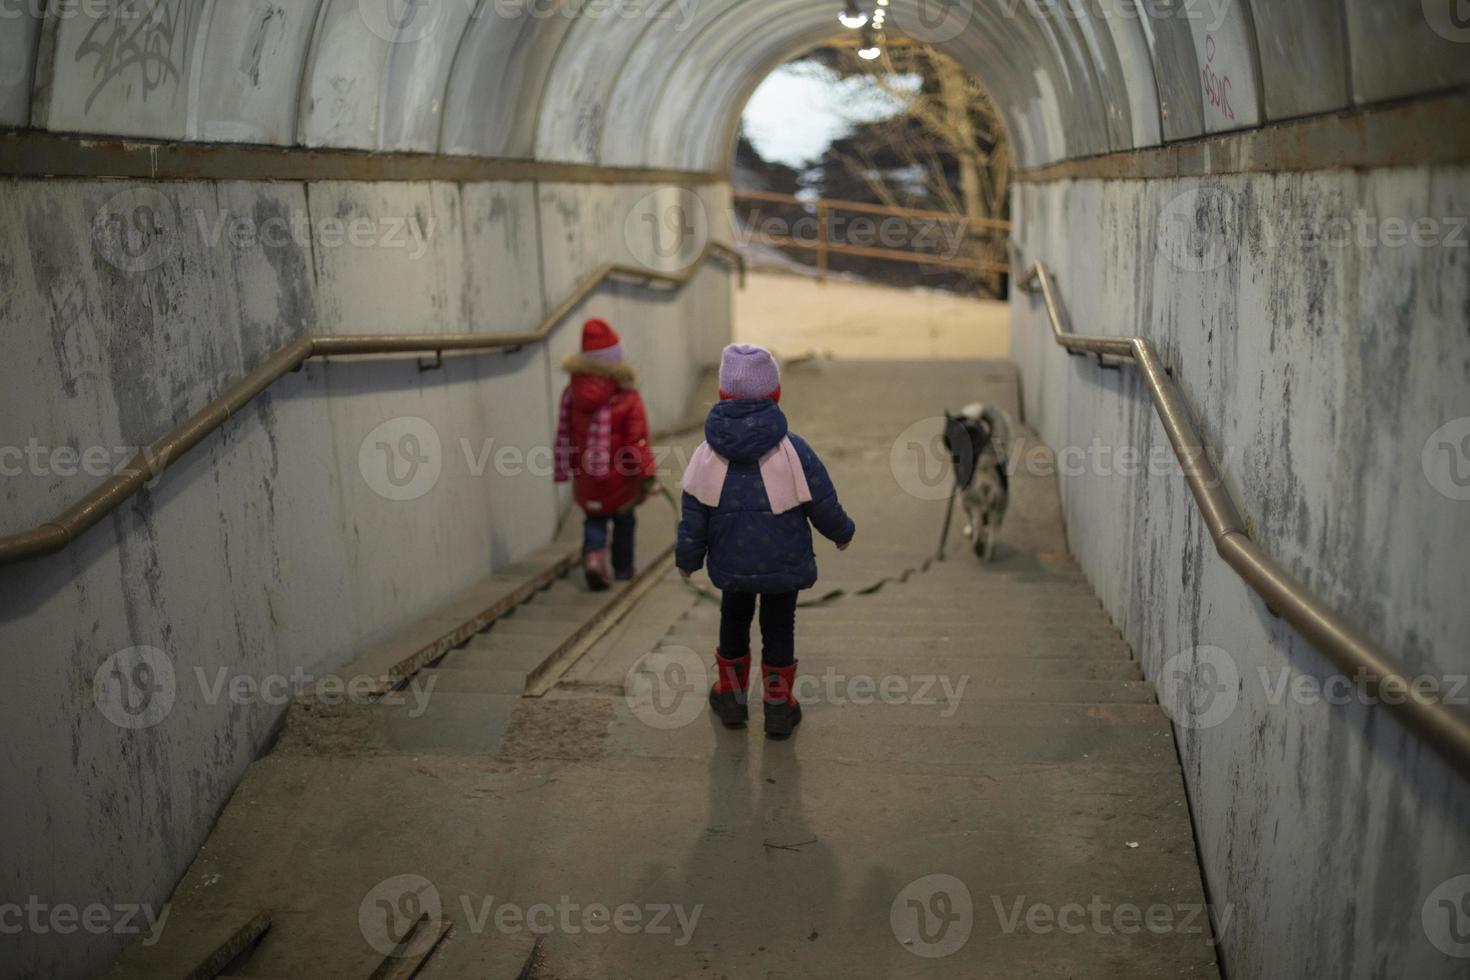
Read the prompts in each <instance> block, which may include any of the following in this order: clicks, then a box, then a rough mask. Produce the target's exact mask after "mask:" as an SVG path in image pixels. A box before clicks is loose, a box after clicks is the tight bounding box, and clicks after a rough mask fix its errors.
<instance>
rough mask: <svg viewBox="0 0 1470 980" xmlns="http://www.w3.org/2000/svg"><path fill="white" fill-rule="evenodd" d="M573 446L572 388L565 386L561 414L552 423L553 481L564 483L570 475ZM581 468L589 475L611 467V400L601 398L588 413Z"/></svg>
mask: <svg viewBox="0 0 1470 980" xmlns="http://www.w3.org/2000/svg"><path fill="white" fill-rule="evenodd" d="M576 452H577V449H576V447H575V446H573V445H572V389H571V388H570V387H568V388H567V390H566V391H564V392H562V396H561V417H560V418H559V419H558V420H557V423H556V463H555V465H556V482H557V483H565V482H566V481H568V480H570V479H571V478H572V457H573V456H574V455H575V454H576ZM582 469H583V471H584V472H585V473H587V474H588V475H590V476H596V477H603V476H607V474H608V473H609V472H611V470H612V402H611V401H606V402H603V403H602V404H601V405H599V406H598V408H597V414H596V415H594V416H592V424H591V425H590V426H589V427H588V429H587V446H586V449H585V450H584V452H583V454H582Z"/></svg>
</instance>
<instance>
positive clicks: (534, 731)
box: [118, 362, 1229, 980]
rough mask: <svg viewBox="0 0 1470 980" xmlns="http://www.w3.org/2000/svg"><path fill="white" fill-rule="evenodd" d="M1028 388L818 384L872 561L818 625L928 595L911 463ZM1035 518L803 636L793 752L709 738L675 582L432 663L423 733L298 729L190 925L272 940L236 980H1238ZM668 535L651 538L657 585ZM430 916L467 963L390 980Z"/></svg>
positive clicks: (542, 593) (823, 369)
mask: <svg viewBox="0 0 1470 980" xmlns="http://www.w3.org/2000/svg"><path fill="white" fill-rule="evenodd" d="M916 376H917V377H921V378H923V379H924V381H925V383H924V384H922V385H919V384H915V383H914V382H913V379H914V378H915V377H916ZM1009 377H1010V375H1009V374H1008V373H1007V372H1006V371H1005V370H1004V366H999V367H997V366H995V365H965V364H945V365H917V366H916V365H882V364H866V365H853V364H832V363H827V362H816V363H813V364H811V365H808V366H805V367H804V368H803V369H801V370H796V369H793V370H791V371H789V372H788V375H787V379H786V381H787V389H786V390H787V396H786V400H785V402H783V404H786V405H787V408H788V414H789V415H790V416H791V417H792V420H793V428H794V429H795V430H796V431H798V432H800V433H801V434H802V435H804V436H806V437H807V438H808V439H809V440H810V441H811V442H812V444H813V445H814V446H815V447H816V448H817V449H818V451H819V452H821V453H823V455H824V458H825V459H826V461H827V463H828V466H829V469H830V470H831V472H832V474H833V477H834V480H835V482H836V484H837V486H838V488H839V490H840V491H841V493H842V495H843V497H844V502H845V503H846V505H847V507H848V509H849V510H850V511H852V512H853V514H854V515H855V516H856V518H857V520H858V524H859V536H858V539H857V541H856V543H855V544H854V546H853V548H851V549H849V551H847V552H844V553H842V554H837V553H836V552H835V551H833V550H832V549H831V548H830V546H827V545H825V544H819V545H818V557H819V562H820V564H821V567H822V582H821V583H820V584H819V588H818V589H817V590H815V592H814V594H820V593H821V592H823V591H825V590H826V589H830V588H834V587H835V588H843V589H848V590H852V589H855V588H857V587H860V586H863V585H866V584H868V583H870V582H872V581H873V580H874V579H876V578H879V577H882V576H893V575H896V574H897V573H899V572H902V571H903V570H905V569H913V568H918V567H919V566H920V565H922V563H923V561H924V559H925V558H926V557H928V553H929V552H930V551H932V549H933V546H934V540H935V536H936V534H937V531H938V528H939V526H940V523H941V521H942V518H943V502H942V501H933V500H921V499H917V498H915V497H914V496H913V495H909V494H904V493H901V492H897V491H896V490H895V484H894V479H893V475H892V474H891V472H890V465H891V464H890V458H889V453H888V451H887V450H888V445H889V444H891V443H892V442H893V441H894V439H895V437H896V435H897V433H898V432H899V431H900V430H903V429H905V427H906V426H910V425H911V424H912V423H913V420H915V419H923V418H925V417H926V416H925V414H924V413H925V412H926V411H927V412H929V413H930V415H931V416H932V415H936V414H937V412H938V409H939V408H941V407H943V406H945V405H949V406H954V405H957V404H960V403H961V402H962V401H965V400H970V399H973V398H975V397H987V398H992V399H1004V398H1008V397H1012V396H1013V391H1012V390H1009V389H1007V388H1006V379H1008V378H1009ZM875 392H877V394H876V395H875V394H874V393H875ZM925 424H927V423H925ZM675 478H676V474H672V473H671V474H666V475H665V479H666V481H667V482H669V483H672V482H673V480H674V479H675ZM1013 493H1014V495H1015V501H1016V503H1015V506H1014V510H1013V513H1012V515H1011V518H1010V520H1009V522H1008V525H1007V528H1006V531H1005V532H1004V534H1003V541H1004V545H1005V547H1004V548H1003V549H1002V551H1001V554H1000V556H999V558H998V560H997V561H996V562H995V563H993V564H991V565H981V564H979V563H978V562H977V561H976V560H975V559H973V558H972V557H970V556H969V555H968V554H967V553H964V552H963V550H962V549H961V550H960V551H959V552H958V553H957V554H956V555H955V556H954V557H952V558H951V559H950V560H949V561H946V562H943V563H938V564H935V565H933V566H932V567H930V568H929V570H928V571H926V572H923V573H922V574H912V575H910V576H909V577H908V578H907V580H906V581H903V582H899V583H890V584H888V585H886V586H884V587H883V588H882V589H881V590H880V591H878V592H877V593H875V594H873V595H867V596H848V597H845V598H841V599H837V600H834V601H832V602H829V603H826V604H823V605H820V606H816V607H812V608H805V609H803V610H802V611H801V612H800V614H799V616H798V627H797V646H798V657H799V660H800V673H799V677H800V678H801V680H800V684H799V686H798V694H799V696H801V697H802V699H803V702H804V708H805V720H804V722H803V724H802V726H801V727H800V729H798V731H797V734H796V736H795V737H794V738H792V739H791V740H790V741H787V742H770V741H767V740H765V739H764V738H763V736H762V734H761V726H760V708H759V706H758V703H757V704H755V705H753V709H752V723H751V725H750V726H749V727H748V728H746V729H743V730H736V731H731V730H727V729H725V728H723V727H722V726H721V725H719V724H718V722H716V721H715V720H714V719H713V718H711V716H710V714H709V712H708V710H707V708H706V706H705V704H704V700H705V694H706V691H707V688H708V684H709V682H710V680H711V669H710V668H711V664H712V660H713V651H714V647H715V643H716V636H717V609H716V607H715V606H714V604H713V603H711V602H710V601H709V600H707V599H705V598H703V597H701V596H700V595H698V594H696V592H695V591H694V590H692V589H690V588H689V587H688V585H686V584H685V583H684V582H682V581H680V580H679V579H678V577H677V576H676V575H675V574H673V573H672V572H671V571H667V570H665V569H656V570H655V574H654V575H652V576H650V577H649V578H648V579H647V580H646V581H645V582H644V583H643V587H644V588H646V591H641V590H640V593H641V594H639V595H637V596H636V601H630V600H632V599H633V598H634V596H633V594H631V593H618V592H615V593H613V594H602V595H590V594H588V593H587V592H585V591H584V589H583V586H582V585H581V583H580V581H579V580H578V578H577V577H576V576H569V577H566V578H561V579H555V580H552V581H551V583H550V585H549V586H548V587H544V588H541V589H539V590H535V591H532V592H530V593H528V594H527V595H528V597H526V598H523V600H522V601H521V602H520V603H519V604H517V605H515V606H514V607H513V608H511V609H507V610H503V611H502V612H501V614H500V615H498V616H497V617H496V618H495V619H494V621H493V622H492V623H491V624H490V626H489V628H488V629H486V630H483V631H481V632H471V633H470V634H469V635H468V636H467V637H466V638H464V639H459V640H457V641H456V642H457V644H458V645H457V646H455V647H454V648H452V649H449V650H448V651H447V652H441V653H438V654H436V656H435V659H432V660H429V661H426V662H425V663H424V664H423V665H421V666H419V667H418V668H417V673H415V674H413V675H412V677H411V680H410V683H411V684H415V685H419V686H420V688H421V689H427V690H429V691H430V692H431V697H430V698H429V700H428V701H427V702H426V704H424V705H423V706H422V709H423V710H421V711H419V712H418V713H417V714H414V712H413V710H412V709H413V701H412V700H411V699H409V700H406V701H404V702H403V703H399V704H389V703H386V702H384V703H380V704H376V705H372V706H367V707H359V708H357V709H355V710H343V711H339V712H331V711H324V710H317V709H316V708H314V707H313V706H310V705H305V706H298V708H297V709H293V714H292V718H291V723H290V725H289V727H288V730H287V732H286V734H285V736H284V737H283V739H282V741H281V743H280V745H279V746H278V748H277V750H276V751H275V752H273V753H272V754H271V755H269V756H268V757H266V758H264V759H262V760H260V761H259V762H258V763H256V764H255V766H253V767H252V768H251V770H250V771H249V773H248V774H247V776H246V779H245V781H244V783H243V784H242V785H241V787H240V788H239V790H238V791H237V792H236V794H235V797H234V799H233V800H232V801H231V803H230V805H229V807H228V808H227V809H226V811H225V813H224V814H223V815H222V817H221V819H220V823H219V825H218V827H217V828H216V829H215V831H214V833H213V835H212V836H211V838H210V840H209V842H208V843H207V845H206V846H205V848H204V849H203V850H202V851H201V852H200V854H199V856H198V858H197V859H196V861H195V864H194V866H193V867H192V868H191V869H190V871H189V874H188V875H187V876H186V878H185V880H184V881H183V882H182V883H181V884H180V886H179V888H178V889H177V891H176V893H175V896H174V901H175V903H176V905H177V907H178V908H179V909H180V910H184V911H186V912H187V913H188V914H189V915H192V916H195V917H210V918H211V919H212V920H218V921H221V922H224V923H228V924H233V923H236V922H239V921H254V920H253V919H251V917H252V916H255V915H258V914H259V913H261V912H263V911H268V912H269V913H270V915H271V925H270V927H269V929H268V930H267V931H266V932H265V933H264V935H263V936H261V937H259V940H258V942H257V943H256V945H255V946H254V947H253V948H252V950H251V951H249V955H248V956H245V957H243V958H242V959H241V961H239V962H237V963H235V964H234V965H233V966H232V968H231V971H232V973H233V974H234V975H236V976H241V977H257V978H266V977H304V976H312V977H344V978H358V977H368V976H387V975H401V976H410V975H412V976H418V977H424V978H445V980H447V978H459V977H469V976H474V977H501V976H504V977H514V976H528V977H545V978H603V977H609V978H610V977H639V978H663V977H667V978H676V977H694V976H708V977H729V978H742V980H743V978H747V977H751V978H755V977H759V978H771V977H777V978H780V977H786V978H809V977H828V976H852V977H910V976H912V977H957V978H958V977H963V978H971V977H982V978H997V980H999V978H1006V980H1010V978H1015V977H1057V978H1062V977H1079V978H1080V977H1087V978H1110V977H1116V978H1129V980H1132V978H1138V977H1181V978H1182V977H1189V978H1213V977H1217V976H1218V973H1217V970H1216V966H1215V958H1214V947H1213V945H1212V942H1211V919H1210V912H1209V911H1208V910H1207V909H1206V899H1205V894H1204V890H1203V887H1202V883H1201V881H1200V876H1199V871H1198V868H1197V864H1196V859H1195V850H1194V844H1193V839H1192V835H1191V826H1190V820H1189V812H1188V807H1187V806H1186V802H1185V797H1184V790H1183V784H1182V780H1181V778H1180V772H1179V767H1178V762H1177V759H1176V756H1175V749H1174V742H1173V737H1172V732H1171V728H1170V723H1169V721H1168V719H1167V718H1166V717H1165V716H1164V714H1163V712H1162V711H1161V709H1160V708H1159V706H1158V705H1157V704H1156V703H1155V701H1154V697H1153V693H1152V688H1151V686H1150V685H1149V684H1148V683H1146V682H1145V681H1144V680H1143V679H1142V678H1141V676H1140V674H1139V672H1138V669H1137V666H1136V664H1135V663H1134V661H1133V660H1132V658H1131V656H1130V653H1129V651H1128V649H1127V647H1126V645H1125V644H1123V642H1122V641H1121V639H1120V638H1119V635H1118V633H1117V631H1116V630H1115V629H1114V628H1113V627H1112V625H1111V624H1110V623H1109V622H1108V621H1107V618H1106V617H1105V615H1104V614H1103V612H1102V610H1101V608H1100V606H1099V605H1098V603H1097V601H1096V599H1095V598H1094V597H1093V595H1092V592H1091V590H1090V588H1089V587H1088V584H1087V583H1086V582H1085V581H1084V580H1083V578H1082V577H1081V575H1080V574H1079V572H1078V570H1077V567H1076V565H1075V564H1074V563H1073V562H1072V561H1071V559H1070V558H1069V557H1068V556H1067V554H1066V551H1065V542H1064V541H1063V540H1062V538H1061V525H1060V521H1059V518H1058V514H1057V502H1056V498H1055V494H1054V488H1053V487H1052V486H1051V485H1050V483H1049V481H1047V480H1044V479H1041V478H1039V477H1031V476H1027V475H1025V474H1024V473H1022V474H1018V476H1017V479H1016V481H1015V483H1014V484H1013ZM666 510H667V509H666V508H665V507H664V505H663V504H661V503H659V502H657V501H655V502H653V503H652V504H650V506H649V507H648V508H646V510H645V513H646V515H647V517H646V519H645V521H644V528H643V533H644V538H643V542H644V546H645V548H646V550H645V552H644V553H645V554H649V553H655V552H657V551H658V550H659V549H660V542H661V541H667V540H668V539H667V538H666V537H665V538H662V539H660V538H659V537H658V536H659V535H669V534H670V533H671V529H672V515H670V514H668V513H667V512H666ZM661 511H662V512H661ZM699 578H700V579H702V578H703V577H702V575H701V576H699ZM511 584H513V583H503V585H511ZM517 594H519V593H517ZM619 602H622V603H623V605H622V606H620V607H618V608H617V610H616V613H617V614H616V615H614V616H613V617H611V618H608V619H607V620H606V622H605V623H604V626H605V627H606V628H605V630H604V631H603V632H601V634H600V635H598V636H597V637H596V638H595V640H589V641H588V642H587V643H584V644H582V645H580V646H578V645H569V642H570V641H571V640H573V639H574V638H575V637H577V636H579V635H584V636H585V635H586V634H585V632H584V631H585V628H586V625H587V622H588V620H589V617H598V616H604V617H605V616H607V613H608V609H609V605H608V604H609V603H619ZM479 604H480V601H479V600H477V601H476V602H474V603H471V604H470V605H471V606H474V607H478V606H479ZM754 645H755V647H756V648H757V649H758V648H759V640H758V637H757V638H756V640H755V644H754ZM568 650H572V651H574V652H575V653H576V658H575V660H574V661H568V660H565V659H563V660H562V661H560V662H557V663H554V664H552V666H550V667H548V664H549V663H551V662H552V661H553V660H556V658H558V657H562V656H563V655H564V654H565V653H566V651H568ZM395 662H404V661H402V660H398V661H395ZM553 681H554V684H553V683H552V682H553ZM528 683H531V684H533V685H535V687H536V690H535V691H534V692H533V693H538V694H542V695H543V696H536V697H530V696H525V693H526V691H527V685H528ZM430 685H432V686H430ZM538 909H547V910H550V911H549V912H548V913H547V914H549V915H551V918H552V920H554V921H552V922H551V923H550V926H551V927H550V928H545V929H543V928H535V927H533V925H535V924H536V923H540V924H541V925H546V924H547V922H546V920H545V919H544V918H540V917H539V913H537V912H534V911H532V910H538ZM563 909H565V910H566V911H565V913H563V911H561V910H563ZM405 910H407V912H412V913H414V914H428V913H432V918H431V920H430V922H429V928H428V929H427V931H426V932H425V935H430V936H433V937H434V938H436V939H437V940H438V941H437V944H436V945H434V946H433V947H432V950H431V952H432V955H428V956H427V957H426V958H424V959H423V960H422V962H420V961H418V960H415V961H413V962H412V963H411V965H410V964H405V963H398V964H396V966H397V968H398V973H396V974H393V973H382V972H380V971H383V970H385V969H388V970H390V971H391V970H392V969H393V968H395V963H394V962H393V960H394V959H395V958H394V957H393V956H391V955H389V956H387V957H386V959H385V954H384V952H383V947H384V944H383V941H382V937H381V936H380V935H378V933H379V932H381V931H382V928H383V926H384V923H385V922H387V921H392V920H393V917H395V916H396V917H398V918H402V916H403V915H404V914H405ZM616 910H622V911H619V912H617V914H618V915H620V916H623V918H622V919H620V920H615V917H614V912H615V911H616ZM629 916H633V917H635V918H636V922H635V923H634V927H633V928H619V927H616V926H615V925H614V923H615V921H622V923H623V925H625V926H626V925H628V924H629V923H630V922H633V921H634V920H633V919H632V918H629ZM1228 916H1229V910H1228V909H1226V910H1223V911H1222V914H1221V917H1220V921H1221V922H1222V923H1225V924H1228ZM385 917H386V918H385ZM533 920H534V922H533ZM398 925H399V926H400V927H402V925H403V923H402V922H399V923H398ZM167 942H168V940H167V938H166V941H165V943H164V944H160V945H161V946H166V945H167ZM183 945H184V946H187V944H183ZM181 948H182V947H181ZM424 952H426V953H427V952H430V951H429V950H425V951H424ZM165 953H166V951H159V952H155V953H154V954H153V955H154V956H155V957H159V956H164V955H165ZM400 959H402V958H400ZM385 962H386V964H387V965H386V966H385ZM121 965H122V964H120V966H121ZM135 975H145V974H138V973H132V974H129V973H126V972H120V973H118V976H119V977H126V976H135ZM146 975H153V976H172V975H178V976H184V975H188V974H187V973H186V972H185V971H179V970H174V969H172V968H169V969H165V970H154V971H152V972H151V973H148V974H146Z"/></svg>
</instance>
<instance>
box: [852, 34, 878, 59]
mask: <svg viewBox="0 0 1470 980" xmlns="http://www.w3.org/2000/svg"><path fill="white" fill-rule="evenodd" d="M882 53H883V52H882V50H881V49H879V47H878V42H877V41H874V40H873V32H872V30H871V29H869V30H865V31H863V46H862V47H860V48H858V53H857V54H858V57H859V58H862V59H863V60H864V61H872V60H873V59H874V58H876V57H878V56H879V55H880V54H882Z"/></svg>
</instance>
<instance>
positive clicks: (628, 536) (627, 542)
mask: <svg viewBox="0 0 1470 980" xmlns="http://www.w3.org/2000/svg"><path fill="white" fill-rule="evenodd" d="M609 523H611V524H612V565H613V574H615V575H628V574H631V573H632V571H633V536H634V534H635V533H636V532H637V530H638V515H637V514H636V513H634V512H633V511H631V510H628V511H624V512H623V513H621V514H588V515H587V520H586V521H585V522H584V523H583V525H582V554H584V555H585V554H587V553H588V552H589V551H601V550H602V549H603V548H606V547H607V526H608V524H609Z"/></svg>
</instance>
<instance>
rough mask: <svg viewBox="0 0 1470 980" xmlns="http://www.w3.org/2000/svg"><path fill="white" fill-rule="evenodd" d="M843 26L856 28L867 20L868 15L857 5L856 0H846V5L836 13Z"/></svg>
mask: <svg viewBox="0 0 1470 980" xmlns="http://www.w3.org/2000/svg"><path fill="white" fill-rule="evenodd" d="M837 19H838V20H839V21H841V22H842V26H843V27H847V28H851V29H853V30H856V29H857V28H859V27H862V26H863V25H864V24H866V23H867V22H868V15H867V14H865V13H863V11H862V10H861V9H860V8H859V7H858V5H857V0H847V6H846V7H845V8H844V9H843V11H842V13H840V14H838V15H837Z"/></svg>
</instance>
